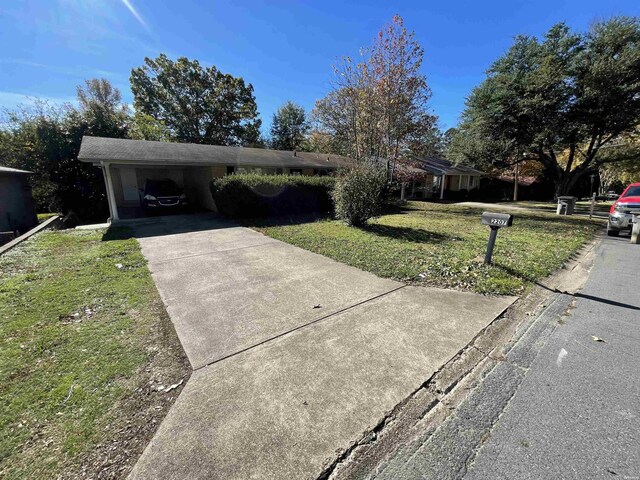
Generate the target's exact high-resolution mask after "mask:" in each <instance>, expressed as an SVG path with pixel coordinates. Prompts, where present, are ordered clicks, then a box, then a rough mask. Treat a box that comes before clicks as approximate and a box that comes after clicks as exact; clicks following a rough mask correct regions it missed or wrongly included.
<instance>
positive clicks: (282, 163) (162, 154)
mask: <svg viewBox="0 0 640 480" xmlns="http://www.w3.org/2000/svg"><path fill="white" fill-rule="evenodd" d="M78 160H80V161H82V162H87V163H99V162H114V163H129V164H141V165H184V166H205V165H230V166H240V167H242V166H253V167H272V168H282V167H285V168H305V167H306V168H339V167H344V166H348V165H349V164H351V163H352V162H353V160H351V159H350V158H348V157H342V156H340V155H330V154H323V153H310V152H292V151H284V150H269V149H266V148H245V147H225V146H219V145H199V144H193V143H172V142H152V141H147V140H128V139H118V138H104V137H90V136H85V137H83V138H82V145H81V146H80V153H79V154H78Z"/></svg>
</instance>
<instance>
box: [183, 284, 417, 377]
mask: <svg viewBox="0 0 640 480" xmlns="http://www.w3.org/2000/svg"><path fill="white" fill-rule="evenodd" d="M405 287H407V285H401V286H399V287H396V288H393V289H391V290H389V291H387V292H384V293H381V294H379V295H376V296H374V297H371V298H367V299H366V300H362V301H361V302H357V303H354V304H352V305H349V306H348V307H344V308H341V309H340V310H336V311H335V312H332V313H329V314H327V315H325V316H323V317H320V318H317V319H315V320H312V321H310V322H308V323H305V324H304V325H299V326H297V327H295V328H292V329H290V330H287V331H286V332H282V333H279V334H278V335H274V336H272V337H270V338H267V339H265V340H262V341H261V342H258V343H256V344H254V345H250V346H248V347H245V348H243V349H241V350H238V351H237V352H233V353H230V354H229V355H226V356H224V357H222V358H218V359H216V360H214V361H213V362H209V363H206V364H204V365H202V366H199V367H196V368H193V371H194V372H196V371H198V370H202V369H203V368H206V367H210V366H211V365H215V364H216V363H220V362H222V361H224V360H228V359H229V358H232V357H235V356H236V355H240V354H241V353H245V352H248V351H249V350H253V349H254V348H256V347H259V346H261V345H265V344H268V343H271V342H273V341H275V340H278V339H280V338H283V337H285V336H287V335H289V334H291V333H294V332H297V331H298V330H302V329H303V328H306V327H309V326H311V325H315V324H317V323H320V322H322V321H324V320H328V319H330V318H332V317H335V316H337V315H340V314H341V313H344V312H346V311H348V310H351V309H353V308H356V307H359V306H362V305H364V304H366V303H369V302H372V301H373V300H377V299H379V298H382V297H384V296H386V295H389V294H391V293H393V292H397V291H398V290H402V289H403V288H405Z"/></svg>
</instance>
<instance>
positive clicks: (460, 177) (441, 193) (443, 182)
mask: <svg viewBox="0 0 640 480" xmlns="http://www.w3.org/2000/svg"><path fill="white" fill-rule="evenodd" d="M408 169H409V170H410V171H411V172H412V173H414V174H415V175H414V177H415V178H414V179H413V180H411V181H410V182H409V183H408V185H405V196H406V197H408V198H433V197H436V198H440V199H443V198H445V197H446V192H459V191H460V190H475V189H478V188H480V178H481V177H482V176H483V175H485V174H484V173H483V172H481V171H480V170H476V169H475V168H471V167H467V166H464V165H454V164H453V163H451V162H450V161H448V160H445V159H443V158H437V157H426V158H416V159H414V160H413V162H412V166H410V167H408Z"/></svg>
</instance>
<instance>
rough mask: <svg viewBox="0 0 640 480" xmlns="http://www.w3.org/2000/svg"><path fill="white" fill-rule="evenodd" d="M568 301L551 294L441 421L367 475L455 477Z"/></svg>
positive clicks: (526, 368)
mask: <svg viewBox="0 0 640 480" xmlns="http://www.w3.org/2000/svg"><path fill="white" fill-rule="evenodd" d="M572 302H573V299H572V297H571V296H569V295H564V294H555V295H554V297H553V299H552V301H551V304H550V305H549V306H548V307H546V308H545V310H544V311H543V312H542V313H541V314H540V315H539V316H538V317H536V318H535V319H534V320H532V321H531V322H529V324H528V326H527V327H526V329H525V330H524V331H522V332H521V333H520V334H519V335H518V336H516V337H515V338H513V340H512V341H511V342H509V344H508V345H507V346H506V347H505V349H504V350H503V351H504V357H498V358H496V357H493V358H489V361H488V362H487V364H486V366H485V368H483V372H482V373H481V380H482V381H481V382H478V385H477V387H476V388H474V389H473V391H471V393H470V394H468V395H467V396H466V397H465V398H464V400H463V401H462V402H461V403H460V405H459V406H458V407H457V408H456V410H455V411H454V412H453V413H452V414H451V415H450V416H448V417H447V419H446V420H445V421H444V422H443V423H442V425H441V426H440V427H439V428H434V429H429V430H427V431H426V432H425V433H424V434H422V435H421V436H419V437H417V438H415V439H414V440H412V441H411V442H410V443H408V444H406V445H403V446H402V447H401V448H400V449H399V450H398V451H397V452H396V453H395V454H394V456H393V458H391V459H390V460H388V461H386V462H384V463H382V464H381V465H380V466H379V467H378V469H377V471H376V473H375V474H374V475H373V476H372V477H373V478H380V479H392V478H403V479H410V478H421V479H422V478H438V479H455V478H460V477H461V476H462V475H464V473H465V472H466V470H467V468H468V466H469V465H470V463H472V462H473V459H474V457H475V454H476V451H477V448H478V446H479V445H482V443H483V440H485V439H486V438H487V437H488V436H489V434H490V432H491V429H492V428H493V426H494V425H495V423H496V422H497V421H498V419H499V418H500V416H501V415H502V413H503V412H504V410H505V409H506V408H507V406H508V404H509V402H510V401H511V399H512V398H513V396H514V395H515V393H516V392H517V390H518V388H519V387H520V385H521V384H522V381H523V380H524V378H525V376H526V374H527V371H528V369H529V367H530V366H531V364H532V363H533V361H534V360H535V358H536V356H537V353H538V351H539V350H540V348H542V346H543V345H544V343H545V342H546V340H547V339H548V337H549V336H550V335H551V334H552V333H553V331H554V330H555V329H556V327H557V326H558V324H559V320H560V319H561V317H562V316H563V315H564V314H565V313H566V312H567V310H568V309H569V308H570V306H571V304H572Z"/></svg>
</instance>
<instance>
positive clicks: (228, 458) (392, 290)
mask: <svg viewBox="0 0 640 480" xmlns="http://www.w3.org/2000/svg"><path fill="white" fill-rule="evenodd" d="M136 232H137V236H138V239H139V241H140V244H141V246H142V251H143V253H144V255H145V256H146V257H147V259H148V261H149V268H150V270H151V273H152V275H153V278H154V280H155V282H156V284H157V286H158V290H159V291H160V295H161V296H162V299H163V301H164V303H165V305H166V307H167V311H168V312H169V314H170V316H171V319H172V320H173V322H174V324H175V328H176V331H177V333H178V336H179V338H180V340H181V342H182V344H183V346H184V349H185V351H186V353H187V355H188V357H189V360H190V361H191V364H192V366H193V368H194V373H193V374H192V376H191V378H190V380H189V382H188V384H187V386H186V387H185V388H184V390H183V391H182V393H181V395H180V397H179V398H178V399H177V401H176V403H175V404H174V406H173V408H172V410H171V411H170V412H169V414H168V415H167V417H166V418H165V420H164V422H163V423H162V425H161V426H160V428H159V430H158V432H157V434H156V436H155V437H154V439H153V440H152V441H151V443H150V444H149V445H148V447H147V448H146V450H145V452H144V453H143V455H142V457H141V458H140V460H139V461H138V463H137V465H136V466H135V468H134V470H133V472H132V474H131V478H135V479H142V478H144V479H152V478H153V479H157V478H172V479H173V478H190V479H199V478H202V479H205V478H207V479H210V478H224V479H232V478H287V479H291V478H315V477H317V476H318V475H319V474H320V473H321V472H322V470H323V468H325V467H326V466H327V465H328V464H329V463H330V462H331V461H332V460H333V459H334V458H335V457H336V456H337V455H338V453H339V452H340V451H343V450H345V449H347V448H348V447H349V446H350V445H352V444H353V443H354V442H355V441H357V440H358V439H359V438H360V437H361V436H362V435H363V433H365V432H367V431H370V430H372V429H373V428H374V427H375V426H376V425H377V423H378V422H379V421H380V420H381V419H382V418H383V417H384V415H385V413H387V412H389V411H390V410H391V409H393V407H394V406H395V405H396V404H398V403H399V402H401V401H402V400H403V399H404V398H406V397H407V396H408V395H409V394H411V393H412V392H413V391H414V390H416V389H417V388H418V387H419V386H420V385H421V384H422V383H423V382H424V381H425V380H427V379H428V378H429V377H430V376H431V375H433V373H435V372H436V371H437V370H438V369H439V368H440V367H441V366H442V365H443V364H444V363H446V362H447V361H448V360H450V359H451V358H452V357H453V356H455V355H456V354H457V353H458V352H459V351H460V350H461V349H462V348H464V346H465V345H467V343H468V342H469V341H471V340H472V339H473V338H474V337H475V336H476V335H477V334H478V332H480V331H481V330H482V329H483V328H484V327H486V326H487V325H488V324H489V323H491V321H492V320H493V319H494V318H495V317H496V316H498V315H499V314H500V313H501V312H502V311H504V309H506V308H507V307H508V306H509V305H510V304H511V303H512V302H513V301H514V298H512V297H484V296H480V295H475V294H472V293H465V292H457V291H451V290H441V289H430V288H420V287H408V286H404V285H403V284H401V283H398V282H394V281H391V280H385V279H380V278H378V277H376V276H374V275H372V274H369V273H366V272H363V271H360V270H358V269H356V268H352V267H349V266H346V265H343V264H340V263H337V262H335V261H333V260H330V259H328V258H326V257H323V256H320V255H316V254H314V253H311V252H307V251H305V250H301V249H299V248H297V247H294V246H291V245H288V244H285V243H282V242H279V241H277V240H273V239H270V238H268V237H265V236H263V235H261V234H259V233H257V232H254V231H252V230H250V229H247V228H243V227H238V226H235V225H233V224H230V223H227V222H225V221H222V220H219V219H217V218H216V217H215V216H213V215H193V216H184V217H173V219H161V220H158V221H156V222H152V223H149V224H147V225H141V226H139V227H137V228H136Z"/></svg>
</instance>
